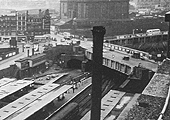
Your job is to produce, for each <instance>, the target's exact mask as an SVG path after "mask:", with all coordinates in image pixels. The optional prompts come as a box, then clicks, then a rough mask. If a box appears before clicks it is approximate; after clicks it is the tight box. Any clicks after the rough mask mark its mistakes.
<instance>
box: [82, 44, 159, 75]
mask: <svg viewBox="0 0 170 120" xmlns="http://www.w3.org/2000/svg"><path fill="white" fill-rule="evenodd" d="M80 46H81V47H83V48H84V49H85V56H86V57H87V59H89V60H92V53H93V51H92V41H81V43H80ZM103 47H104V48H103V65H104V66H106V67H108V68H111V69H114V70H116V71H119V72H121V73H124V74H127V75H130V74H131V72H132V71H133V68H134V67H135V66H142V67H144V68H147V69H149V70H152V71H154V72H156V71H157V68H158V63H157V62H155V61H154V60H152V59H150V56H151V55H150V54H149V53H147V52H144V51H139V50H136V49H132V48H128V47H123V46H120V45H113V44H109V43H104V46H103Z"/></svg>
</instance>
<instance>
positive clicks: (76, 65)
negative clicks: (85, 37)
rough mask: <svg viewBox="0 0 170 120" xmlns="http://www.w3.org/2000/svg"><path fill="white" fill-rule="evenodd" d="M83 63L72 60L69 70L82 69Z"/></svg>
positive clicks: (68, 63) (69, 62)
mask: <svg viewBox="0 0 170 120" xmlns="http://www.w3.org/2000/svg"><path fill="white" fill-rule="evenodd" d="M81 63H82V61H80V60H77V59H71V60H69V61H68V62H67V67H68V68H74V69H81Z"/></svg>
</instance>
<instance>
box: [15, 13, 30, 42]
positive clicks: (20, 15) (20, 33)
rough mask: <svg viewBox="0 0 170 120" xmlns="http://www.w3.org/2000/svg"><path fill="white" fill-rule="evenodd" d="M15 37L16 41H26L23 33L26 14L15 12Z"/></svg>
mask: <svg viewBox="0 0 170 120" xmlns="http://www.w3.org/2000/svg"><path fill="white" fill-rule="evenodd" d="M16 15H17V33H16V34H17V36H18V40H26V36H25V31H27V16H28V15H27V12H26V11H25V12H17V13H16Z"/></svg>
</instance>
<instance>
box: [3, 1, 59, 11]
mask: <svg viewBox="0 0 170 120" xmlns="http://www.w3.org/2000/svg"><path fill="white" fill-rule="evenodd" d="M59 1H60V0H0V9H15V10H23V9H40V8H45V9H46V8H52V9H58V7H59Z"/></svg>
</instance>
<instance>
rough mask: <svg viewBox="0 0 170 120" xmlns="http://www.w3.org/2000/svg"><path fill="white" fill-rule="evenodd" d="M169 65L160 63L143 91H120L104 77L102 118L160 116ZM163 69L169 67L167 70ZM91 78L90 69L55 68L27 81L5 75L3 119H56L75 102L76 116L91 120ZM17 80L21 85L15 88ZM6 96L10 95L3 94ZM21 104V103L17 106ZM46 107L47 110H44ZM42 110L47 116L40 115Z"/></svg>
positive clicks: (129, 119)
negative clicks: (11, 88)
mask: <svg viewBox="0 0 170 120" xmlns="http://www.w3.org/2000/svg"><path fill="white" fill-rule="evenodd" d="M167 64H169V61H164V62H163V64H162V65H160V66H159V68H158V71H157V73H155V74H154V75H153V77H152V79H151V80H150V82H149V84H147V85H146V86H145V88H143V91H142V92H141V93H134V91H133V92H130V91H129V90H128V92H127V91H122V90H125V89H121V90H120V89H119V88H118V86H117V85H116V83H114V82H113V79H112V80H111V78H109V77H106V76H103V85H102V96H103V98H102V101H101V102H102V106H101V119H102V120H110V119H112V120H139V119H140V120H148V119H150V120H155V119H158V117H159V116H160V115H161V110H162V108H163V106H164V104H165V100H166V97H167V94H168V85H169V75H168V74H169V67H168V66H167ZM162 69H166V71H165V70H162ZM91 80H92V78H91V74H90V73H88V72H81V70H77V69H74V70H73V69H71V70H69V69H65V70H63V69H62V70H55V69H53V68H50V69H49V70H48V71H47V72H45V73H43V74H41V75H36V76H33V77H32V78H27V79H25V80H16V79H7V78H3V79H1V84H0V89H2V90H1V93H2V92H3V93H7V94H2V95H1V96H2V98H1V109H0V113H1V116H0V119H2V120H19V119H27V120H33V119H36V120H38V119H39V120H42V119H45V120H53V119H55V117H56V116H58V114H59V113H60V114H61V112H62V110H63V109H66V108H65V106H69V105H70V103H71V104H73V103H76V105H77V104H78V107H79V109H78V112H77V113H76V116H77V118H76V119H77V120H79V119H81V120H89V119H90V106H91V84H92V83H91ZM15 82H16V83H15ZM14 83H15V84H19V85H21V87H19V86H18V87H15V86H16V85H15V84H14ZM13 84H14V85H13ZM23 84H25V85H23ZM131 85H132V84H131ZM5 86H14V88H15V91H14V89H13V90H12V91H11V92H10V90H8V91H7V90H5ZM49 86H50V87H49ZM120 86H121V85H120ZM24 91H27V92H24ZM16 93H17V94H16ZM21 93H22V94H21ZM3 95H6V96H7V97H5V96H4V97H3ZM30 96H32V97H30ZM28 101H29V102H28ZM18 104H21V105H20V106H18ZM73 105H74V104H73ZM35 106H36V107H35ZM75 108H76V107H75ZM14 109H15V110H14ZM67 109H70V108H67ZM43 110H45V111H46V112H47V111H48V112H47V113H45V112H44V111H43ZM169 110H170V107H169V105H168V106H167V108H166V111H165V113H162V114H163V119H164V120H169V119H170V116H169V114H168V112H169ZM39 112H40V113H39ZM28 113H29V114H28ZM42 113H43V114H44V115H43V116H42V117H38V116H39V115H40V114H42ZM76 119H75V120H76Z"/></svg>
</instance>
